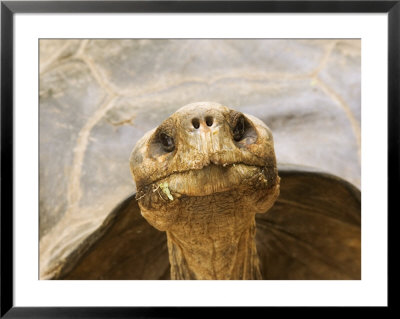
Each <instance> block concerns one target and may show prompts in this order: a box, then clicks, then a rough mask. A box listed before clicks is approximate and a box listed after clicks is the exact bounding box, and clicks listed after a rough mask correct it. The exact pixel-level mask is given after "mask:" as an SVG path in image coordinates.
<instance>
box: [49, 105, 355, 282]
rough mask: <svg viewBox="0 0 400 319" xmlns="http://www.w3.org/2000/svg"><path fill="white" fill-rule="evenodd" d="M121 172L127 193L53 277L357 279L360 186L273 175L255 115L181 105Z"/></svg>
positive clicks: (267, 143)
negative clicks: (129, 179) (132, 188)
mask: <svg viewBox="0 0 400 319" xmlns="http://www.w3.org/2000/svg"><path fill="white" fill-rule="evenodd" d="M130 167H131V171H132V174H133V177H134V179H135V181H136V185H137V194H136V195H135V196H131V197H129V198H127V199H126V200H125V201H123V202H122V203H121V204H120V205H118V206H117V207H116V208H115V210H114V211H113V213H112V214H111V215H110V216H109V217H108V218H107V219H106V221H105V222H104V223H103V225H102V226H101V227H100V228H99V229H97V230H96V231H95V232H94V233H93V234H92V235H91V236H90V237H89V238H88V239H87V240H86V241H84V242H83V243H82V244H81V245H80V248H79V249H77V250H76V251H75V253H74V254H72V255H71V256H70V257H69V260H68V261H67V262H66V263H65V264H64V266H63V267H62V269H60V271H59V273H58V275H57V277H56V278H57V279H168V278H171V279H361V228H360V221H361V219H360V193H359V191H358V190H357V189H356V188H355V187H354V186H352V185H350V184H349V183H347V182H345V181H343V180H341V179H339V178H337V177H334V176H331V175H328V174H322V173H320V172H316V171H310V170H305V169H304V168H295V167H282V168H279V169H278V168H277V165H276V159H275V153H274V146H273V137H272V133H271V131H270V129H269V128H268V127H267V126H266V125H265V124H264V123H263V122H262V121H260V120H259V119H257V118H256V117H253V116H251V115H246V114H242V113H241V112H237V111H234V110H232V109H230V108H228V107H226V106H222V105H220V104H218V103H210V102H199V103H193V104H189V105H187V106H185V107H182V108H181V109H179V110H178V111H177V112H175V113H174V114H173V115H172V116H170V117H169V118H168V119H166V120H165V121H164V122H163V123H162V124H161V125H160V126H158V127H157V128H156V129H154V130H151V131H150V132H148V133H147V134H145V136H144V137H143V138H142V139H140V140H139V141H138V143H137V144H136V146H135V148H134V150H133V151H132V154H131V157H130ZM275 201H276V203H275ZM274 204H275V205H274ZM256 213H258V214H257V215H256ZM141 215H142V216H143V217H144V218H145V219H146V220H147V221H148V222H149V223H150V224H151V225H152V226H154V228H153V227H152V226H150V225H149V224H148V223H147V221H146V220H145V219H143V217H142V216H141ZM156 229H157V230H156ZM168 256H169V258H168Z"/></svg>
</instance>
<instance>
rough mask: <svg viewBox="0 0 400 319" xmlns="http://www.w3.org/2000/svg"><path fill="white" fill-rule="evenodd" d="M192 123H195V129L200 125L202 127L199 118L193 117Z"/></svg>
mask: <svg viewBox="0 0 400 319" xmlns="http://www.w3.org/2000/svg"><path fill="white" fill-rule="evenodd" d="M192 125H193V127H194V128H195V129H198V128H199V127H200V121H199V119H197V118H196V119H193V120H192Z"/></svg>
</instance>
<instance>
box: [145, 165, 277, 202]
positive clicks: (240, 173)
mask: <svg viewBox="0 0 400 319" xmlns="http://www.w3.org/2000/svg"><path fill="white" fill-rule="evenodd" d="M271 169H272V170H274V171H275V168H274V167H270V168H268V167H265V166H264V167H260V166H254V165H248V164H244V163H235V164H224V165H217V164H214V163H211V164H209V165H207V166H204V167H203V168H201V169H192V170H187V171H183V172H176V173H172V174H170V175H168V176H166V177H163V178H161V179H159V180H157V181H155V182H153V183H151V184H150V185H148V186H147V187H143V188H141V189H140V190H141V193H147V192H148V191H150V190H152V191H153V192H155V191H157V192H159V193H160V194H162V195H163V198H167V199H168V200H170V201H173V200H174V199H175V198H179V197H181V196H182V195H185V196H207V195H211V194H215V193H221V192H226V191H230V190H233V189H237V188H239V187H241V186H246V187H248V186H249V184H250V185H252V184H255V183H257V184H259V185H260V184H264V185H265V187H267V185H270V184H272V183H273V182H274V181H272V180H268V179H272V178H268V176H272V175H273V174H270V173H268V172H269V170H271Z"/></svg>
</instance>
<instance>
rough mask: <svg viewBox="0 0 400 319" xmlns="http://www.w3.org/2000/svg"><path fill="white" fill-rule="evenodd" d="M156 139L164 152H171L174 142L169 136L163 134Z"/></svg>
mask: <svg viewBox="0 0 400 319" xmlns="http://www.w3.org/2000/svg"><path fill="white" fill-rule="evenodd" d="M158 138H159V140H160V143H161V145H162V146H163V149H164V151H166V152H172V151H173V150H174V149H175V142H174V139H173V138H172V137H171V136H169V135H167V134H165V133H160V135H159V136H158Z"/></svg>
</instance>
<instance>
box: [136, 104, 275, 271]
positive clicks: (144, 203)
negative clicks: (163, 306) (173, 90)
mask: <svg viewBox="0 0 400 319" xmlns="http://www.w3.org/2000/svg"><path fill="white" fill-rule="evenodd" d="M130 167H131V172H132V175H133V177H134V180H135V182H136V186H137V196H136V198H137V200H138V203H139V206H140V209H141V213H142V215H143V217H144V218H145V219H146V220H147V221H148V222H149V223H150V224H151V225H152V226H154V227H155V228H157V229H158V230H160V231H166V233H167V240H168V251H169V259H170V263H171V278H172V279H261V275H260V270H259V260H258V256H257V250H256V245H255V214H256V213H264V212H266V211H267V210H268V209H269V208H270V207H272V205H273V204H274V202H275V200H276V198H277V197H278V196H279V181H280V179H279V176H278V172H277V168H276V159H275V153H274V147H273V138H272V134H271V132H270V130H269V128H268V127H267V126H266V125H265V124H264V123H263V122H261V121H260V120H258V119H257V118H255V117H253V116H250V115H245V114H241V113H240V112H237V111H234V110H231V109H229V108H227V107H225V106H222V105H220V104H217V103H210V102H200V103H193V104H189V105H187V106H184V107H182V108H181V109H179V110H178V111H176V112H175V113H174V114H173V115H171V116H170V117H169V118H168V119H166V120H165V121H164V122H163V123H162V124H161V125H160V126H159V127H158V128H156V129H154V130H152V131H150V132H148V133H147V134H146V135H145V136H144V137H143V138H142V139H140V140H139V141H138V143H137V144H136V146H135V147H134V149H133V151H132V154H131V157H130Z"/></svg>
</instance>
